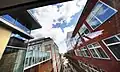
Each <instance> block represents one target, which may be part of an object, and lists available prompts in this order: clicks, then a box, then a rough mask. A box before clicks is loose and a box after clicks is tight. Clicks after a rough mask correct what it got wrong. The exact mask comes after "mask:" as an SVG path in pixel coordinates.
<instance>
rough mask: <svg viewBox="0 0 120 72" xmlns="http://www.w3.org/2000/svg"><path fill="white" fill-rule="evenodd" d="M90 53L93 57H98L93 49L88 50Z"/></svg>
mask: <svg viewBox="0 0 120 72" xmlns="http://www.w3.org/2000/svg"><path fill="white" fill-rule="evenodd" d="M90 51H91V53H92V55H93V57H98V55H97V54H96V52H95V50H94V49H90Z"/></svg>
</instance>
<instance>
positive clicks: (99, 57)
mask: <svg viewBox="0 0 120 72" xmlns="http://www.w3.org/2000/svg"><path fill="white" fill-rule="evenodd" d="M95 43H97V44H99V42H94V43H91V44H89V45H92V48H89V47H88V45H87V47H88V49H89V50H91V49H93V50H94V51H95V53H96V54H97V56H98V57H94V56H93V53H92V52H91V51H90V53H91V55H92V57H93V58H98V59H110V57H109V56H108V54H107V53H106V52H105V51H104V49H103V48H102V46H101V45H100V44H99V46H97V47H94V46H93V44H95ZM97 48H101V49H102V51H103V52H104V53H105V55H106V56H107V58H103V57H101V56H100V55H99V54H98V52H97V51H96V50H95V49H97Z"/></svg>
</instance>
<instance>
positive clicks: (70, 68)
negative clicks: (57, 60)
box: [63, 63, 77, 72]
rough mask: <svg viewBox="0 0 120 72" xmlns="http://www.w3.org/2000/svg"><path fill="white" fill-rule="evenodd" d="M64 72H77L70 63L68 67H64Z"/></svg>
mask: <svg viewBox="0 0 120 72" xmlns="http://www.w3.org/2000/svg"><path fill="white" fill-rule="evenodd" d="M63 72H77V71H76V70H75V69H74V68H73V66H72V65H71V64H70V63H67V65H64V70H63Z"/></svg>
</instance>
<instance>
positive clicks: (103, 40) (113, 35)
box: [102, 35, 120, 61]
mask: <svg viewBox="0 0 120 72" xmlns="http://www.w3.org/2000/svg"><path fill="white" fill-rule="evenodd" d="M113 36H115V35H113ZM113 36H111V37H113ZM111 37H109V38H111ZM106 39H108V38H105V39H103V40H102V42H103V44H104V45H105V46H106V47H107V48H108V50H109V51H110V52H111V54H112V55H113V56H114V57H115V59H116V60H117V61H120V59H118V58H117V57H116V56H115V54H114V53H113V52H112V51H111V50H110V48H109V47H108V45H107V44H106V43H105V42H104V40H106Z"/></svg>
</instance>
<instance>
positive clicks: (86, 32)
mask: <svg viewBox="0 0 120 72" xmlns="http://www.w3.org/2000/svg"><path fill="white" fill-rule="evenodd" d="M89 32H90V31H89V30H88V28H87V27H86V25H85V24H83V25H82V26H81V28H80V29H79V33H80V35H82V36H84V35H86V34H88V33H89Z"/></svg>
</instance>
